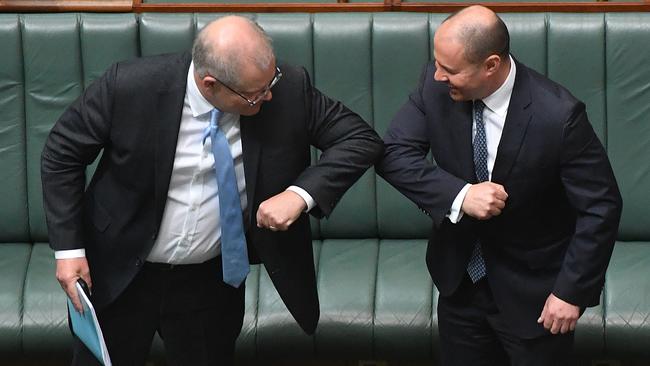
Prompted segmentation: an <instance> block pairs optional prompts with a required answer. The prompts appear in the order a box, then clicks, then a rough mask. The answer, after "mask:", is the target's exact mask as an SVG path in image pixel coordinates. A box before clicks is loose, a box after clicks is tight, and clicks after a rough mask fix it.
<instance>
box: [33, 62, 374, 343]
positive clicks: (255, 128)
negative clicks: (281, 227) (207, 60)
mask: <svg viewBox="0 0 650 366" xmlns="http://www.w3.org/2000/svg"><path fill="white" fill-rule="evenodd" d="M190 62H191V56H190V55H189V54H188V53H185V54H174V55H163V56H156V57H149V58H142V59H135V60H130V61H125V62H121V63H117V64H114V65H113V66H111V67H110V68H109V69H108V71H107V72H106V73H105V74H104V75H103V76H102V77H101V78H100V79H98V80H97V81H96V82H94V83H93V84H92V85H91V86H89V87H88V89H87V90H86V91H85V92H84V93H83V95H82V96H81V97H80V98H79V99H78V100H77V101H76V102H75V103H73V104H72V105H71V106H70V107H69V108H68V109H67V110H66V111H65V112H64V113H63V115H62V116H61V118H60V119H59V120H58V121H57V123H56V124H55V126H54V127H53V129H52V131H51V132H50V135H49V136H48V139H47V141H46V144H45V148H44V150H43V153H42V167H41V171H42V181H43V194H44V204H45V213H46V217H47V223H48V232H49V240H50V246H51V247H52V248H53V249H55V250H66V249H77V248H85V249H86V257H87V259H88V262H89V266H90V271H91V277H92V280H93V299H92V300H93V303H94V304H95V306H96V307H98V308H101V307H104V306H106V305H107V304H109V303H111V302H112V301H113V300H114V299H115V298H116V297H117V296H119V294H120V293H121V292H122V291H123V290H124V288H126V286H127V285H128V284H129V283H130V282H131V280H132V279H133V278H134V276H135V275H136V274H137V272H138V271H139V269H140V268H141V266H142V263H143V261H144V259H145V258H147V255H148V253H149V251H150V250H151V248H152V246H153V244H154V242H155V240H156V236H157V233H158V228H159V225H160V222H161V219H162V215H163V210H164V208H165V202H166V199H167V191H168V188H169V180H170V177H171V174H172V167H173V163H174V153H175V151H176V141H177V137H178V131H179V126H180V119H181V112H182V110H183V100H184V97H185V88H186V81H187V72H188V68H189V65H190ZM280 67H281V69H282V73H283V78H282V79H281V80H280V81H279V82H278V83H277V84H276V85H275V86H274V88H273V99H272V100H271V101H269V102H265V103H264V104H263V105H262V107H261V110H260V112H259V113H258V114H256V115H254V116H251V117H244V116H242V117H241V119H240V126H241V139H242V148H243V160H244V171H245V178H246V191H247V195H248V206H249V209H248V216H247V217H246V218H245V220H244V222H245V224H246V226H247V227H248V228H249V229H248V231H247V233H246V236H247V242H248V246H249V253H250V255H251V261H252V262H253V263H254V262H259V261H261V262H263V263H264V265H265V267H266V270H267V271H268V273H269V275H270V277H271V280H272V281H273V283H274V285H275V286H276V288H277V290H278V292H279V294H280V296H281V298H282V299H283V300H284V302H285V304H286V305H287V307H288V309H289V311H290V312H291V313H292V314H293V316H294V317H295V318H296V320H297V321H298V323H299V324H300V325H301V327H302V328H303V329H304V330H305V331H306V332H307V333H313V332H314V329H315V328H316V324H317V322H318V317H319V305H318V296H317V293H316V280H315V272H314V261H313V255H312V246H311V231H310V228H309V218H308V216H307V215H306V214H303V215H301V216H300V217H299V219H298V220H297V221H296V222H295V223H294V224H293V225H291V227H290V229H289V230H288V231H285V232H271V231H269V230H265V229H260V228H258V227H257V226H256V221H255V214H256V212H257V208H258V207H259V205H260V203H262V202H263V201H264V200H266V199H268V198H270V197H272V196H274V195H276V194H278V193H281V192H282V191H284V190H285V189H286V188H287V187H288V186H290V185H297V186H299V187H302V188H303V189H305V190H306V191H307V192H309V194H310V195H311V196H312V197H313V198H314V200H315V201H316V203H317V207H316V208H314V210H312V213H313V214H315V215H316V216H327V215H329V213H330V212H331V211H332V209H333V208H334V206H335V205H336V203H337V202H338V201H339V200H340V198H341V196H342V195H343V194H344V192H345V191H346V190H347V189H348V188H349V187H350V186H351V185H352V184H353V183H354V182H355V181H356V180H357V179H358V178H359V177H360V176H361V175H362V174H363V172H364V171H365V170H366V169H367V168H368V167H369V166H371V165H372V164H373V163H374V161H375V160H376V158H377V157H379V155H380V154H381V152H382V143H381V139H380V138H379V137H378V136H377V134H376V133H375V132H374V131H373V130H372V128H371V127H370V126H369V125H368V124H366V123H365V122H364V121H363V120H362V119H361V118H360V117H359V116H358V115H356V114H354V113H353V112H351V111H350V110H349V109H347V108H346V107H345V106H343V105H342V104H341V103H340V102H336V101H333V100H331V99H329V98H328V97H326V96H325V95H323V94H321V93H320V92H319V91H318V90H317V89H315V88H313V87H312V85H311V82H310V79H309V75H308V74H307V72H306V71H305V70H304V69H303V68H298V67H292V66H288V65H281V66H280ZM310 146H315V147H316V148H318V149H320V150H322V154H321V156H320V159H319V162H318V163H316V164H314V165H311V152H310ZM101 149H103V154H102V157H101V159H100V161H99V165H98V166H97V170H96V172H95V174H94V176H93V178H92V180H91V182H90V184H89V185H88V188H87V189H86V190H85V191H84V182H85V176H84V172H85V168H86V166H87V165H88V164H90V163H92V161H93V160H94V159H95V158H96V157H97V155H98V153H99V152H100V150H101Z"/></svg>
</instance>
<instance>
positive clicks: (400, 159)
mask: <svg viewBox="0 0 650 366" xmlns="http://www.w3.org/2000/svg"><path fill="white" fill-rule="evenodd" d="M432 70H433V67H432V66H427V67H425V70H424V72H423V73H422V76H421V78H420V85H419V87H418V89H417V90H415V91H414V92H413V93H411V95H410V96H409V99H408V101H407V102H406V103H405V104H404V105H403V106H402V108H401V109H400V110H399V111H398V112H397V114H396V115H395V117H394V118H393V120H392V121H391V123H390V125H389V127H388V130H387V131H386V135H385V136H384V143H385V148H386V149H385V152H384V156H383V158H382V160H381V162H380V163H379V164H377V172H378V173H379V175H380V176H381V177H382V178H384V179H385V180H386V181H387V182H388V183H390V184H391V185H392V186H393V187H395V188H396V189H397V190H398V191H400V192H401V193H402V194H403V195H405V196H406V197H407V198H409V199H410V200H411V201H413V202H414V203H415V204H416V205H417V206H418V207H419V208H420V210H422V211H424V212H425V213H426V214H427V215H428V216H430V217H431V218H432V220H433V222H434V224H435V225H436V227H439V226H440V225H441V224H442V221H443V220H444V219H445V217H446V216H447V214H448V213H449V211H450V209H451V205H452V203H453V201H454V199H455V198H456V196H457V195H458V193H459V192H460V191H461V189H462V188H463V187H464V186H465V184H466V183H467V182H465V181H464V180H462V179H460V178H458V177H456V176H454V175H452V174H450V173H449V172H447V171H445V170H444V169H442V168H440V167H438V166H436V165H435V164H434V163H433V162H432V161H431V160H429V159H428V158H427V154H428V153H429V150H430V143H429V133H428V128H427V123H429V121H428V120H427V116H426V113H425V105H424V98H423V91H424V88H425V83H426V82H427V80H431V79H432V78H433V75H432V72H433V71H432Z"/></svg>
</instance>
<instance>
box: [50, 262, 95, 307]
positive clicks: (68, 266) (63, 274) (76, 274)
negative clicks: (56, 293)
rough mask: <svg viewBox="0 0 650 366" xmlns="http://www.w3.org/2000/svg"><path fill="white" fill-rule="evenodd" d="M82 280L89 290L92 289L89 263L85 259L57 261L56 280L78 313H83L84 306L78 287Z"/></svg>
mask: <svg viewBox="0 0 650 366" xmlns="http://www.w3.org/2000/svg"><path fill="white" fill-rule="evenodd" d="M80 278H81V279H83V280H84V281H86V283H87V284H88V288H92V282H91V281H90V270H89V269H88V261H87V260H86V258H85V257H81V258H69V259H57V260H56V279H57V280H58V281H59V284H61V287H62V288H63V291H65V293H66V294H67V295H68V297H69V298H70V300H72V304H73V305H74V308H75V309H77V311H78V312H83V306H82V305H81V300H80V299H79V295H78V294H77V287H76V283H77V280H78V279H80Z"/></svg>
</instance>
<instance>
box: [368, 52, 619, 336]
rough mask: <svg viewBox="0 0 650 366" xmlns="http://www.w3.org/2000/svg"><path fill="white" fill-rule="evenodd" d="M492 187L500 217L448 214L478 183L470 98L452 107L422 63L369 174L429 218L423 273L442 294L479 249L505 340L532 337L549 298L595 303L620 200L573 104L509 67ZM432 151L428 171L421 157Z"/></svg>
mask: <svg viewBox="0 0 650 366" xmlns="http://www.w3.org/2000/svg"><path fill="white" fill-rule="evenodd" d="M516 66H517V74H516V78H515V83H514V89H513V92H512V98H511V100H510V105H509V107H508V114H507V117H506V121H505V125H504V128H503V134H502V136H501V140H500V143H499V147H498V152H497V157H496V161H495V165H494V168H493V171H492V181H493V182H495V183H499V184H501V185H503V186H504V187H505V190H506V192H507V193H508V199H507V201H506V206H505V208H504V209H503V211H502V213H501V215H500V216H496V217H494V218H491V219H489V220H485V221H478V220H475V219H473V218H472V217H470V216H469V215H467V214H465V215H463V218H462V219H461V220H460V222H459V223H457V224H452V223H451V222H450V221H449V219H447V218H446V215H447V214H448V213H449V210H450V208H451V205H452V202H453V200H454V199H455V197H456V196H457V194H458V193H459V191H460V190H461V189H462V187H463V186H464V185H465V184H466V183H476V181H477V180H476V176H475V173H474V163H473V159H472V158H473V152H472V116H471V113H472V102H455V101H453V100H452V99H451V98H450V96H449V88H448V86H447V85H446V84H445V83H441V82H436V81H435V80H434V77H433V75H434V72H435V66H434V64H433V63H429V64H428V65H426V67H425V69H424V72H423V73H422V77H421V79H420V85H419V87H418V88H417V90H415V91H414V92H413V93H412V94H411V95H410V98H409V100H408V101H407V102H406V104H404V106H403V107H402V108H401V109H400V111H399V112H398V113H397V115H396V116H395V117H394V119H393V120H392V122H391V124H390V127H389V129H388V131H387V133H386V136H385V138H384V141H385V148H386V150H385V153H384V158H383V161H382V162H381V163H380V164H379V165H378V172H379V174H380V175H382V176H383V177H384V179H386V180H387V181H388V182H389V183H390V184H392V185H393V186H394V187H396V188H397V189H398V190H399V191H400V192H402V193H403V194H404V195H406V196H407V197H408V198H410V199H411V200H412V201H413V202H415V203H416V204H417V205H418V206H419V207H420V208H421V209H422V210H423V211H424V212H425V213H426V214H427V215H429V216H430V217H431V219H432V221H433V225H432V229H431V236H430V240H429V245H428V250H427V258H426V261H427V265H428V269H429V272H430V273H431V276H432V278H433V280H434V282H435V284H436V286H437V288H438V289H439V291H440V294H441V296H448V295H451V294H453V293H454V291H455V290H456V289H457V288H458V285H459V284H460V282H461V280H462V278H463V276H464V275H465V272H466V268H467V263H468V261H469V257H470V254H471V252H472V248H473V246H474V244H475V243H476V241H477V240H480V242H481V243H482V249H483V256H484V259H485V263H486V268H487V278H488V281H489V284H490V288H491V289H492V292H493V295H494V298H495V302H496V304H497V306H498V308H499V309H500V311H501V313H502V314H503V315H504V317H505V318H506V320H507V322H508V323H509V324H511V325H512V327H513V328H512V330H513V332H514V333H515V334H518V335H520V336H522V337H526V338H527V337H535V336H538V335H541V334H544V332H545V330H544V329H543V327H542V326H541V325H539V324H537V318H538V317H539V315H540V313H541V311H542V308H543V306H544V303H545V301H546V298H547V297H548V296H549V294H550V293H551V292H552V293H554V294H555V295H556V296H557V297H559V298H560V299H563V300H565V301H568V302H569V303H572V304H575V305H579V306H580V307H587V306H593V305H596V304H598V302H599V299H600V293H601V289H602V286H603V283H604V278H605V271H606V269H607V265H608V263H609V258H610V256H611V253H612V250H613V246H614V241H615V239H616V233H617V228H618V223H619V219H620V214H621V206H622V203H621V197H620V193H619V190H618V187H617V184H616V181H615V178H614V175H613V172H612V169H611V166H610V163H609V160H608V158H607V155H606V153H605V150H604V149H603V146H602V144H601V143H600V141H599V140H598V138H597V137H596V135H595V133H594V131H593V129H592V127H591V125H590V123H589V121H588V119H587V115H586V112H585V106H584V104H583V103H582V102H580V101H578V100H577V99H576V98H574V97H573V96H572V95H571V94H570V93H569V92H568V91H567V90H566V89H565V88H563V87H562V86H560V85H558V84H556V83H554V82H552V81H551V80H549V79H547V78H546V77H544V76H543V75H540V74H539V73H537V72H535V71H534V70H532V69H529V68H528V67H526V66H525V65H523V64H521V63H517V64H516ZM429 151H430V152H431V154H432V155H433V158H434V160H435V163H431V162H430V161H429V160H427V159H426V156H427V154H428V153H429Z"/></svg>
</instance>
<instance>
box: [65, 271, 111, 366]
mask: <svg viewBox="0 0 650 366" xmlns="http://www.w3.org/2000/svg"><path fill="white" fill-rule="evenodd" d="M77 293H78V294H79V300H81V304H82V305H83V308H84V311H83V314H82V313H79V312H77V310H76V309H75V308H74V306H73V305H72V301H71V300H70V298H68V313H69V314H70V321H71V322H72V331H73V332H74V334H75V335H76V336H77V337H78V338H79V339H80V340H81V341H82V342H83V343H84V344H85V345H86V347H88V349H89V350H90V351H91V352H92V353H93V354H94V355H95V357H97V359H98V360H99V361H100V362H101V363H102V364H103V365H104V366H112V365H111V358H110V356H109V355H108V350H107V349H106V343H104V335H103V334H102V329H101V328H100V327H99V323H98V322H97V315H96V314H95V309H94V308H93V304H92V303H91V302H90V299H88V296H87V295H86V293H85V292H84V290H83V288H82V287H81V285H80V284H79V282H77Z"/></svg>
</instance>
